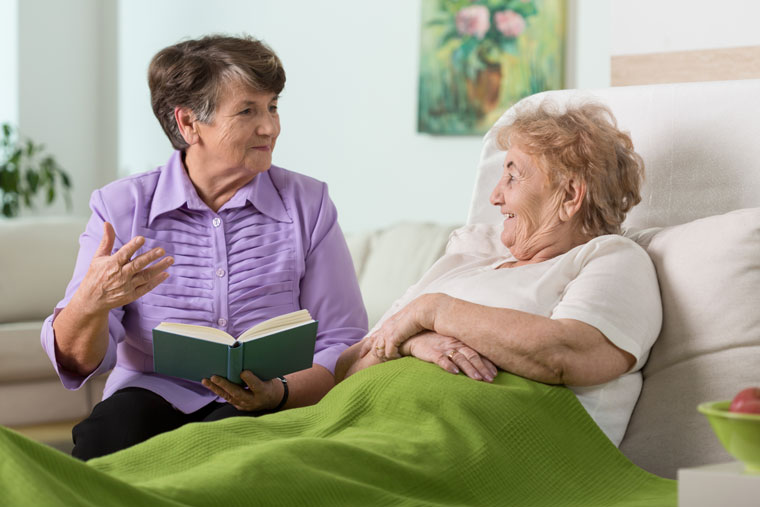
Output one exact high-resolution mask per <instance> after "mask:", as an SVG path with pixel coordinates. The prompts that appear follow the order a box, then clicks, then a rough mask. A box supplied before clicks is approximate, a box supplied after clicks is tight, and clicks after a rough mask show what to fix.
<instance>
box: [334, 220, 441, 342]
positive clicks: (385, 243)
mask: <svg viewBox="0 0 760 507" xmlns="http://www.w3.org/2000/svg"><path fill="white" fill-rule="evenodd" d="M452 230H454V226H447V225H438V224H432V223H401V224H397V225H394V226H392V227H389V228H387V229H382V230H378V231H375V232H373V233H372V234H371V235H370V236H369V238H354V237H353V236H352V237H349V239H348V244H349V248H350V249H351V255H352V256H356V257H355V258H354V262H355V265H356V266H357V268H358V269H357V271H358V273H359V287H360V289H361V292H362V298H363V299H364V306H365V307H366V308H367V315H368V317H369V327H370V328H372V326H374V325H375V323H376V322H377V321H378V320H379V319H380V317H382V316H383V314H384V313H385V312H386V310H388V308H390V306H391V304H392V303H393V302H394V301H395V300H396V299H398V298H399V297H401V296H402V295H403V294H404V292H406V289H408V288H409V287H410V286H412V285H413V284H415V283H417V281H418V280H419V279H420V277H422V275H423V274H424V273H425V271H427V269H428V268H429V267H430V266H432V265H433V263H434V262H435V261H436V260H438V258H439V257H440V256H441V255H443V252H444V249H445V247H446V242H447V240H448V237H449V234H450V233H451V231H452ZM364 242H366V244H365V243H364Z"/></svg>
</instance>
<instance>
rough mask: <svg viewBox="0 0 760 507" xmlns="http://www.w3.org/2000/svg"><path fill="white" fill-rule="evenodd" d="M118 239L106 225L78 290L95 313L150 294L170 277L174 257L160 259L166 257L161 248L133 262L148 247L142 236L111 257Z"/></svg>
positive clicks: (135, 238) (85, 304)
mask: <svg viewBox="0 0 760 507" xmlns="http://www.w3.org/2000/svg"><path fill="white" fill-rule="evenodd" d="M115 238H116V233H115V232H114V230H113V226H111V224H109V223H108V222H106V223H105V224H103V239H102V240H101V241H100V245H98V249H97V250H96V251H95V255H94V256H93V258H92V262H90V267H89V269H88V270H87V274H85V276H84V279H83V280H82V283H81V285H80V287H79V290H78V291H77V292H78V295H79V296H80V297H81V298H83V303H84V307H85V308H86V309H87V310H88V311H90V312H92V313H96V312H102V311H110V310H112V309H114V308H118V307H120V306H124V305H126V304H128V303H131V302H132V301H135V300H136V299H138V298H140V297H142V296H143V295H145V294H147V293H148V292H150V291H151V290H153V289H154V288H155V287H156V286H158V284H160V283H161V282H163V281H164V280H166V279H167V278H168V277H169V273H166V271H165V270H166V268H168V267H169V266H171V265H172V264H173V263H174V259H173V258H172V257H164V258H163V259H161V257H162V256H163V255H164V254H165V252H164V250H163V249H162V248H154V249H152V250H150V251H149V252H146V253H144V254H142V255H139V256H137V257H135V258H134V259H132V256H133V255H134V254H135V253H136V252H137V251H138V250H139V249H140V247H142V246H143V245H144V244H145V238H143V237H142V236H137V237H134V238H132V239H131V240H130V241H129V242H128V243H126V244H125V245H124V246H122V247H121V248H120V249H119V250H118V251H117V252H116V253H115V254H113V255H111V250H112V249H113V244H114V240H115ZM158 259H161V260H159V261H158V262H155V261H157V260H158Z"/></svg>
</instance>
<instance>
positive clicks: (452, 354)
mask: <svg viewBox="0 0 760 507" xmlns="http://www.w3.org/2000/svg"><path fill="white" fill-rule="evenodd" d="M456 353H457V351H456V350H452V351H451V352H449V353H448V354H446V357H448V358H449V360H450V361H453V360H454V354H456Z"/></svg>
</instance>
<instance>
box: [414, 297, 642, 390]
mask: <svg viewBox="0 0 760 507" xmlns="http://www.w3.org/2000/svg"><path fill="white" fill-rule="evenodd" d="M422 298H423V301H424V302H423V303H422V304H423V305H426V306H428V309H427V312H428V316H427V317H424V318H428V319H432V322H430V323H429V325H430V329H432V330H433V331H435V332H436V333H438V334H441V335H444V336H452V337H455V338H457V339H459V340H460V341H462V342H463V343H465V344H467V345H468V346H470V347H471V348H472V349H474V350H476V351H477V352H479V353H480V354H481V355H483V356H485V357H487V358H488V359H490V360H491V361H492V362H493V363H494V364H496V365H497V366H498V367H500V368H501V369H503V370H506V371H510V372H513V373H516V374H518V375H521V376H523V377H527V378H530V379H533V380H538V381H540V382H546V383H549V384H566V385H576V386H584V385H596V384H602V383H604V382H608V381H610V380H613V379H615V378H617V377H619V376H620V375H622V374H623V373H625V372H626V371H628V370H630V369H631V367H633V365H634V363H635V359H634V357H633V356H632V355H631V354H629V353H628V352H625V351H623V350H622V349H620V348H618V347H616V346H615V345H613V344H612V343H611V342H610V341H609V340H608V339H607V338H606V337H605V336H604V335H603V334H602V333H601V332H600V331H599V330H598V329H596V328H595V327H593V326H591V325H589V324H586V323H585V322H580V321H578V320H573V319H551V318H548V317H544V316H541V315H534V314H530V313H526V312H521V311H519V310H512V309H509V308H495V307H489V306H483V305H479V304H475V303H470V302H467V301H463V300H461V299H456V298H453V297H450V296H446V295H444V294H429V295H425V296H422ZM423 312H424V310H423Z"/></svg>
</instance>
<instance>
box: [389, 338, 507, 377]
mask: <svg viewBox="0 0 760 507" xmlns="http://www.w3.org/2000/svg"><path fill="white" fill-rule="evenodd" d="M400 351H401V353H402V354H403V355H405V356H414V357H416V358H418V359H422V360H423V361H427V362H428V363H434V364H437V365H438V366H440V367H441V368H443V369H444V370H446V371H448V372H449V373H454V374H457V373H459V371H460V370H461V371H463V372H464V374H465V375H467V376H468V377H470V378H473V379H475V380H484V381H486V382H492V381H493V379H494V377H495V376H496V374H497V373H498V369H497V368H496V366H495V365H494V364H493V363H492V362H491V361H490V360H489V359H488V358H486V357H485V356H482V355H481V354H478V353H477V352H476V351H475V350H473V349H472V348H470V347H468V346H467V345H465V344H464V343H463V342H461V341H459V340H457V339H456V338H452V337H450V336H443V335H440V334H438V333H434V332H432V331H426V332H423V333H420V334H418V335H416V336H413V337H411V338H409V339H408V340H406V341H405V342H404V344H403V345H402V346H401V350H400Z"/></svg>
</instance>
